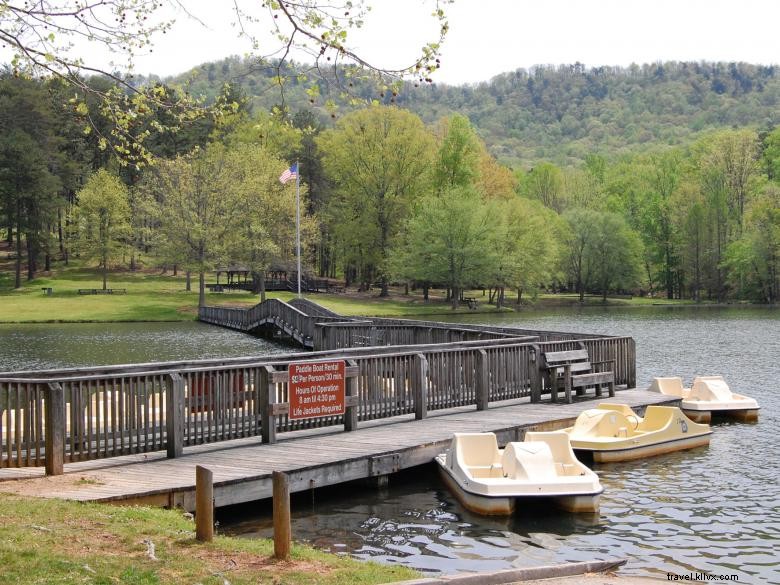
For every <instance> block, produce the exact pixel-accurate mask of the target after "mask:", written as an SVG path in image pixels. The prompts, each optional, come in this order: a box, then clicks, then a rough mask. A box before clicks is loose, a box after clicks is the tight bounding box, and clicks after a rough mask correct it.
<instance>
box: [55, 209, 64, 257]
mask: <svg viewBox="0 0 780 585" xmlns="http://www.w3.org/2000/svg"><path fill="white" fill-rule="evenodd" d="M57 240H58V241H59V245H60V254H64V253H65V242H64V239H63V236H62V207H57Z"/></svg>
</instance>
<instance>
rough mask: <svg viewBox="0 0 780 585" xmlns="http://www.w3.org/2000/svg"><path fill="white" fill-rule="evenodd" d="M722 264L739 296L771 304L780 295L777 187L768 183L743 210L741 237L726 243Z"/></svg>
mask: <svg viewBox="0 0 780 585" xmlns="http://www.w3.org/2000/svg"><path fill="white" fill-rule="evenodd" d="M724 264H725V265H726V267H727V268H728V269H729V279H730V281H731V282H732V285H733V286H734V287H735V288H736V289H738V290H739V291H740V293H741V296H744V297H748V298H753V299H755V300H757V301H759V302H764V303H769V304H774V303H776V302H777V300H778V298H780V188H778V187H777V186H776V185H773V184H770V185H767V187H766V189H765V190H764V192H763V193H761V194H760V196H758V197H757V198H756V199H755V200H753V201H752V202H751V204H750V206H749V208H748V210H747V212H746V228H745V231H744V233H743V235H742V237H741V238H739V239H738V240H736V241H734V242H732V243H731V244H729V246H728V248H727V249H726V254H725V258H724Z"/></svg>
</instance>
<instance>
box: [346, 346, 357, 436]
mask: <svg viewBox="0 0 780 585" xmlns="http://www.w3.org/2000/svg"><path fill="white" fill-rule="evenodd" d="M347 365H348V366H354V367H357V365H358V363H357V362H356V361H355V360H347ZM344 384H345V386H346V387H345V394H346V397H345V398H346V400H347V401H349V400H350V398H349V397H351V396H354V397H355V398H354V400H357V395H358V385H357V379H356V378H355V376H349V375H347V376H346V379H345V380H344ZM344 411H345V412H344V430H345V431H356V430H357V428H358V408H357V406H356V405H350V404H347V406H346V407H345V409H344Z"/></svg>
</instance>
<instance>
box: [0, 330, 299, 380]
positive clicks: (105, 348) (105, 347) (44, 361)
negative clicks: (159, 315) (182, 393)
mask: <svg viewBox="0 0 780 585" xmlns="http://www.w3.org/2000/svg"><path fill="white" fill-rule="evenodd" d="M285 351H290V348H289V347H286V346H281V345H279V344H277V343H273V342H270V341H266V340H265V339H260V338H256V337H252V336H251V335H245V334H243V333H239V332H237V331H231V330H229V329H222V328H221V327H212V326H211V325H206V324H204V323H198V322H195V321H190V322H184V323H108V324H107V323H67V324H65V323H35V324H9V325H5V324H0V372H8V371H14V370H33V369H53V368H70V367H79V366H97V365H112V364H133V363H146V362H163V361H176V360H186V359H207V358H226V357H234V356H245V355H247V356H249V355H268V354H270V353H281V352H285Z"/></svg>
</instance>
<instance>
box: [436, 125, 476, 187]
mask: <svg viewBox="0 0 780 585" xmlns="http://www.w3.org/2000/svg"><path fill="white" fill-rule="evenodd" d="M438 134H439V137H440V138H439V149H438V152H437V153H436V159H435V162H434V166H433V188H434V190H435V191H436V192H437V193H442V192H443V191H446V190H447V189H451V188H453V187H466V186H468V185H473V184H474V183H475V182H476V180H477V178H478V177H479V171H480V169H479V165H480V158H481V155H482V152H483V150H484V146H483V145H482V143H481V141H480V140H479V138H478V137H477V135H476V133H475V132H474V129H473V128H472V127H471V123H470V122H469V120H468V118H466V117H465V116H461V115H458V114H456V115H454V116H451V117H450V118H445V119H443V120H441V121H440V122H439V128H438Z"/></svg>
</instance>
